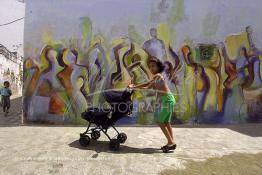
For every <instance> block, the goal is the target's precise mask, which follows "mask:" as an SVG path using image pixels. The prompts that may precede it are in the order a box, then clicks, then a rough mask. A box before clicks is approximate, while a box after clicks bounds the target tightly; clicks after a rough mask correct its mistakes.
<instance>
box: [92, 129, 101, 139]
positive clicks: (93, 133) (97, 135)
mask: <svg viewBox="0 0 262 175" xmlns="http://www.w3.org/2000/svg"><path fill="white" fill-rule="evenodd" d="M99 137H100V132H99V131H92V133H91V138H92V139H93V140H97V139H99Z"/></svg>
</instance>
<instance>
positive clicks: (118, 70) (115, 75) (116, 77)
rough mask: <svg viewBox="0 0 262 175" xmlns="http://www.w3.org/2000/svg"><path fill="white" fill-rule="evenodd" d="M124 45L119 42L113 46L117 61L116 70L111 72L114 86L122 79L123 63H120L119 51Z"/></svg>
mask: <svg viewBox="0 0 262 175" xmlns="http://www.w3.org/2000/svg"><path fill="white" fill-rule="evenodd" d="M123 47H124V46H123V44H122V43H121V44H118V45H116V46H115V47H114V48H113V53H114V59H115V61H116V72H114V73H112V74H111V86H112V87H113V86H114V84H115V82H117V81H121V80H122V76H121V65H120V57H119V51H120V49H122V48H123Z"/></svg>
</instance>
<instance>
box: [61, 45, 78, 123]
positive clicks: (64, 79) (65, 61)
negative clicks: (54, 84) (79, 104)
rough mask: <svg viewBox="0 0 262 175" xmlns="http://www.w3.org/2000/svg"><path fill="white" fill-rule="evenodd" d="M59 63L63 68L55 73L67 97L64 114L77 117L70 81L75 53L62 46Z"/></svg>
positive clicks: (75, 60)
mask: <svg viewBox="0 0 262 175" xmlns="http://www.w3.org/2000/svg"><path fill="white" fill-rule="evenodd" d="M57 59H58V60H59V64H60V66H61V67H63V69H62V70H61V71H59V72H58V73H57V74H56V77H57V78H58V80H59V82H60V83H61V85H62V87H63V88H64V89H65V93H66V97H67V98H68V101H67V104H66V111H65V114H64V115H66V116H67V117H72V116H75V118H77V114H78V113H77V111H76V110H77V109H76V104H75V103H74V99H73V96H74V94H73V93H74V92H73V90H74V87H73V84H72V82H71V75H72V72H73V70H74V66H75V64H76V62H77V58H76V55H75V54H73V53H72V52H71V50H70V49H68V48H64V49H62V50H61V52H60V54H59V57H58V58H57Z"/></svg>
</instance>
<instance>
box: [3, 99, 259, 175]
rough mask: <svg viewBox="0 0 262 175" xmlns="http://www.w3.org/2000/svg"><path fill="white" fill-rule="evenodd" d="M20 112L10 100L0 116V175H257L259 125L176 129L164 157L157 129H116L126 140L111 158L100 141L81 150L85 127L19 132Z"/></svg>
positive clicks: (21, 129)
mask: <svg viewBox="0 0 262 175" xmlns="http://www.w3.org/2000/svg"><path fill="white" fill-rule="evenodd" d="M20 106H21V98H15V99H13V100H12V108H11V111H10V114H9V115H8V116H7V117H4V116H3V115H2V113H0V126H1V127H0V143H1V144H0V175H8V174H12V175H13V174H15V175H18V174H25V175H31V174H41V175H42V174H44V175H46V174H86V175H87V174H88V175H89V174H94V175H96V174H112V175H115V174H117V175H118V174H120V175H121V174H147V175H150V174H162V175H174V174H176V175H180V174H181V175H211V174H212V175H221V174H222V175H224V174H234V175H238V174H243V175H259V174H261V172H262V164H261V162H262V124H248V125H247V124H246V125H231V126H225V125H223V126H215V125H206V126H205V125H201V126H198V127H190V126H176V127H175V128H174V133H175V136H176V142H177V144H178V148H177V150H176V151H175V152H173V153H168V154H164V153H162V152H161V151H160V150H159V148H160V146H162V145H163V144H164V143H165V139H164V137H163V135H162V133H161V131H160V129H159V128H158V127H118V128H119V130H120V131H123V132H125V133H126V134H127V135H128V140H127V141H126V143H125V144H124V145H122V146H121V149H120V151H118V152H111V151H109V150H108V141H107V139H106V137H105V136H101V138H100V139H99V141H93V142H91V144H90V146H89V147H87V148H83V147H81V146H80V145H79V143H78V138H79V133H80V132H82V131H84V129H85V128H84V127H49V126H19V125H20V119H21V107H20ZM111 134H112V133H111Z"/></svg>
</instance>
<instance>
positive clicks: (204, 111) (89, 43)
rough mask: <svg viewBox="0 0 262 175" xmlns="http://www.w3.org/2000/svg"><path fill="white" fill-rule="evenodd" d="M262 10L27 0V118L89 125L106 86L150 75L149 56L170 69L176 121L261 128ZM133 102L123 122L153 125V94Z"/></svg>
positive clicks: (177, 1) (241, 4) (234, 4)
mask: <svg viewBox="0 0 262 175" xmlns="http://www.w3.org/2000/svg"><path fill="white" fill-rule="evenodd" d="M261 5H262V2H261V1H260V0H254V1H252V3H251V2H250V1H248V0H232V1H227V0H219V1H215V2H214V1H209V0H199V1H195V0H187V1H184V0H158V1H157V0H156V1H155V0H140V1H132V0H125V1H119V0H97V1H92V0H79V1H73V0H60V1H59V2H58V1H53V0H46V1H41V0H28V1H27V4H26V18H25V50H24V52H25V60H24V92H23V93H24V118H25V119H26V120H27V121H34V122H49V123H73V124H81V123H85V121H83V120H82V119H81V117H80V115H81V112H83V111H84V110H85V109H86V108H87V106H99V105H101V104H104V102H105V99H104V98H103V95H102V93H101V92H102V91H103V90H104V89H106V88H111V89H119V88H125V87H126V86H127V85H128V84H129V83H130V82H131V79H132V81H133V82H134V83H135V84H139V83H143V82H146V81H148V80H149V79H150V78H152V74H151V73H150V71H149V69H148V65H147V62H148V60H149V58H150V56H154V57H157V58H158V59H160V60H161V61H163V62H164V61H165V62H169V63H170V64H171V66H170V67H169V68H170V69H169V71H167V72H166V73H164V76H166V81H167V83H168V84H169V86H170V89H171V92H172V93H173V94H174V95H175V97H176V101H177V103H176V106H175V109H174V116H173V119H172V122H174V123H194V122H201V123H243V122H260V121H261V112H262V111H261V109H262V108H261V107H262V88H261V82H262V81H261V76H262V71H261V59H262V56H261V50H260V49H262V41H261V40H260V39H259V38H262V33H261V32H260V31H262V24H261V23H260V22H259V21H260V19H261V18H262V13H261V10H260V7H261ZM150 31H151V32H152V36H150ZM154 32H155V33H156V36H155V35H154V34H153V33H154ZM170 64H169V65H170ZM167 65H168V63H167ZM167 68H168V66H167ZM131 77H133V78H131ZM133 101H134V107H135V110H134V111H133V114H132V117H130V118H126V119H125V120H123V121H122V122H123V123H128V124H133V123H139V124H152V123H154V108H153V104H155V103H156V98H155V94H154V93H152V92H151V91H136V92H135V94H134V95H133Z"/></svg>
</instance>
